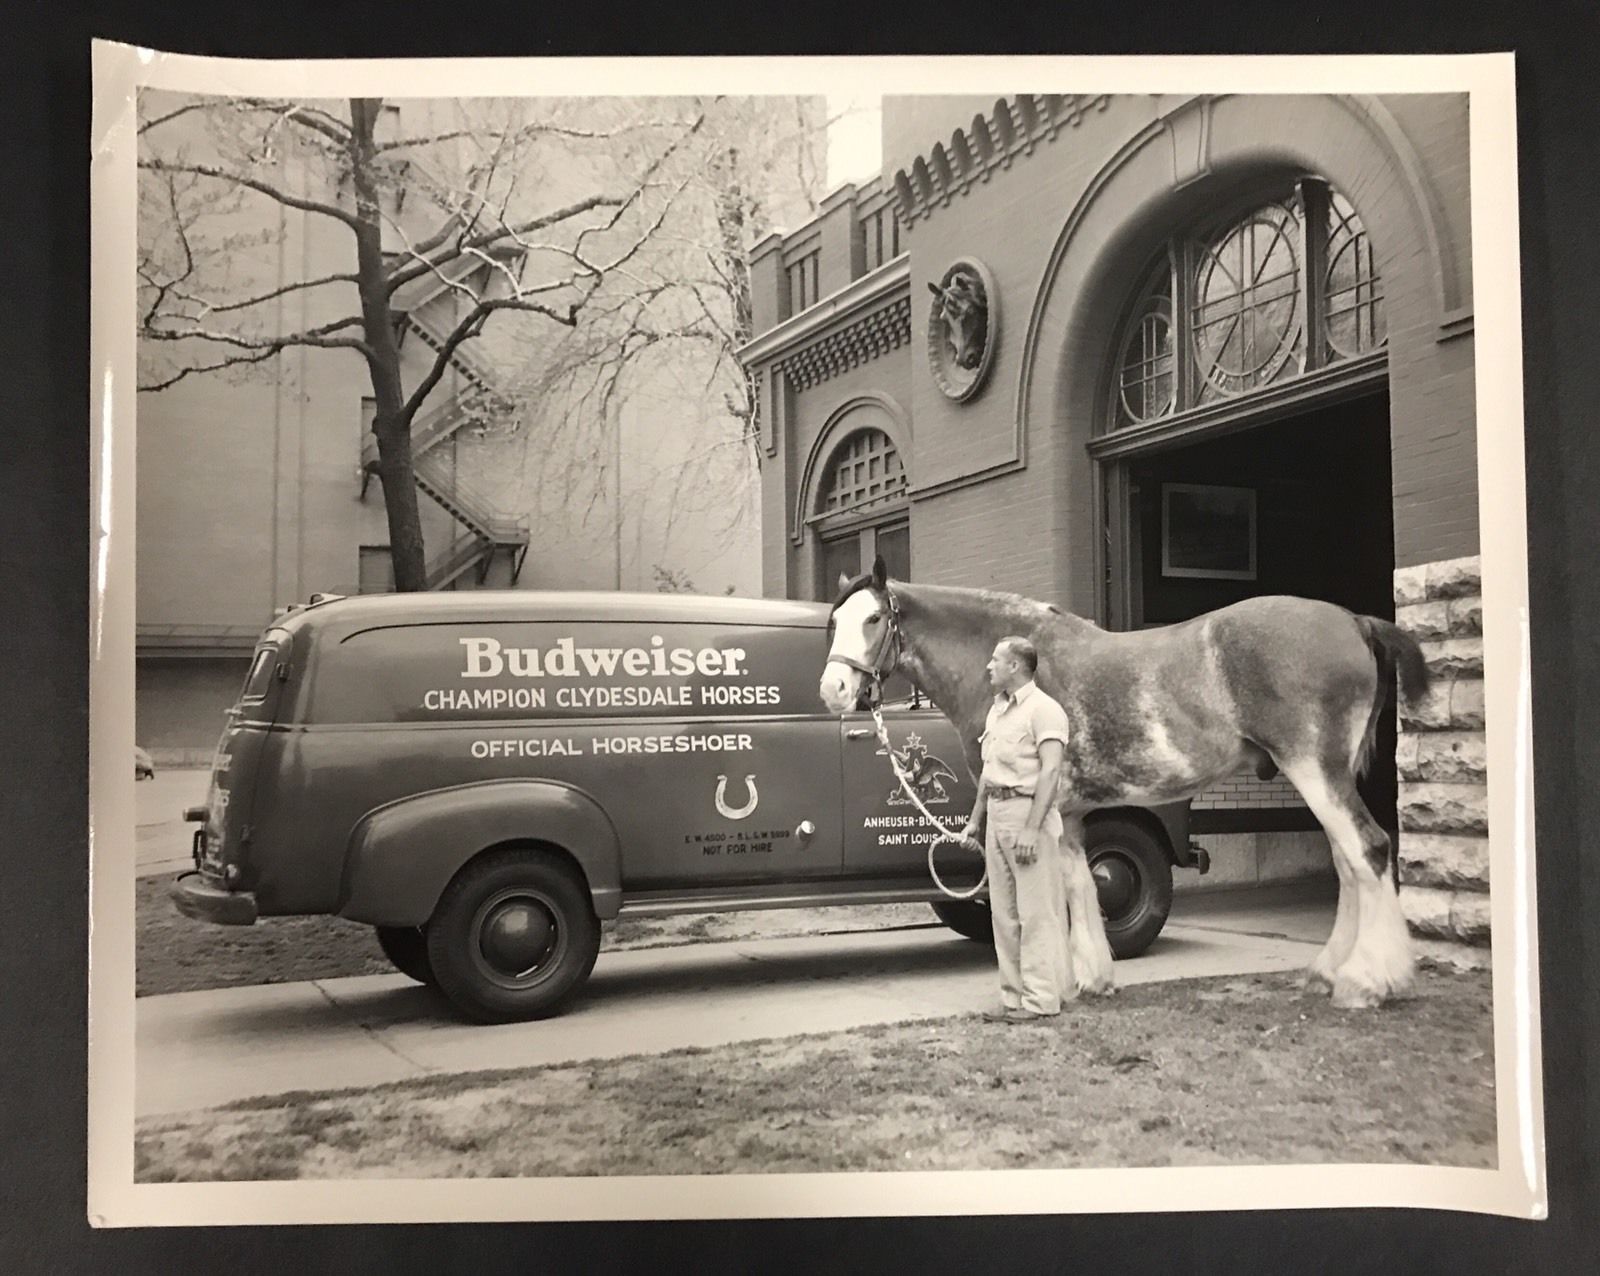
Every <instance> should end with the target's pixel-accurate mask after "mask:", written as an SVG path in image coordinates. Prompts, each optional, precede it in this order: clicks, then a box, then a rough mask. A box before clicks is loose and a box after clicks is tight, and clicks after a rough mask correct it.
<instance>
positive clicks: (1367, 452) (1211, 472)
mask: <svg viewBox="0 0 1600 1276" xmlns="http://www.w3.org/2000/svg"><path fill="white" fill-rule="evenodd" d="M1115 464H1117V465H1120V466H1124V467H1126V468H1125V471H1124V475H1123V476H1116V479H1117V481H1125V482H1126V484H1127V487H1126V491H1127V525H1126V531H1125V533H1124V534H1125V536H1126V542H1125V547H1124V548H1125V552H1124V554H1122V555H1117V556H1116V557H1118V558H1120V560H1121V562H1122V564H1124V566H1123V568H1122V570H1124V571H1125V573H1126V577H1125V595H1124V596H1125V597H1126V599H1127V609H1126V616H1125V620H1124V623H1126V624H1127V626H1128V627H1129V628H1138V627H1142V626H1146V625H1163V624H1171V623H1173V622H1176V621H1180V620H1187V619H1189V618H1190V617H1191V616H1196V615H1199V614H1200V613H1202V612H1206V611H1211V610H1213V609H1215V608H1217V607H1222V606H1226V605H1227V604H1228V603H1232V602H1237V601H1238V600H1240V599H1243V598H1250V597H1254V596H1257V595H1261V594H1298V595H1300V596H1302V597H1306V598H1320V599H1324V600H1326V601H1328V602H1332V603H1337V604H1339V605H1340V606H1342V607H1347V608H1349V609H1350V610H1351V611H1354V612H1358V613H1365V614H1367V615H1372V616H1381V617H1383V618H1385V619H1393V617H1394V590H1393V580H1394V509H1393V492H1392V483H1391V475H1390V453H1389V403H1388V396H1387V394H1383V393H1379V394H1375V395H1368V396H1365V397H1362V398H1358V399H1353V400H1347V401H1345V402H1342V403H1337V404H1333V405H1331V406H1328V407H1324V408H1319V409H1315V410H1313V411H1310V412H1307V413H1304V414H1302V415H1299V416H1296V417H1292V418H1289V419H1287V420H1277V421H1273V422H1270V423H1268V424H1264V425H1261V426H1256V427H1253V428H1248V429H1245V430H1241V431H1238V432H1236V433H1232V434H1228V435H1225V436H1223V437H1221V438H1216V439H1213V440H1210V441H1206V442H1201V443H1194V444H1189V445H1187V446H1183V447H1174V448H1169V449H1166V450H1162V451H1159V452H1153V453H1149V454H1144V455H1139V456H1135V457H1130V458H1127V459H1125V460H1122V461H1119V462H1116V463H1115ZM1394 750H1395V722H1394V709H1393V705H1392V704H1391V705H1390V707H1389V710H1388V712H1387V713H1386V714H1385V721H1384V722H1383V724H1382V726H1381V728H1380V732H1379V739H1378V752H1377V758H1378V761H1377V762H1376V763H1375V765H1374V766H1373V769H1372V774H1371V776H1369V777H1368V779H1367V780H1366V782H1364V783H1363V785H1362V792H1363V796H1364V797H1366V799H1367V803H1368V805H1369V807H1370V808H1371V810H1372V813H1373V815H1374V817H1375V818H1377V820H1378V821H1379V822H1380V823H1382V824H1383V825H1384V826H1385V827H1387V828H1389V829H1390V830H1391V831H1392V830H1393V829H1394V828H1395V824H1396V817H1395V800H1396V787H1395V774H1394V764H1393V758H1394Z"/></svg>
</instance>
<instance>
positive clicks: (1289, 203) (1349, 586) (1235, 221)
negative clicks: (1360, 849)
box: [1088, 177, 1396, 833]
mask: <svg viewBox="0 0 1600 1276" xmlns="http://www.w3.org/2000/svg"><path fill="white" fill-rule="evenodd" d="M1377 260H1378V258H1377V254H1376V252H1375V251H1374V246H1373V244H1372V243H1371V241H1370V238H1369V236H1368V234H1367V231H1366V229H1365V227H1364V226H1363V224H1362V222H1361V219H1360V217H1359V216H1358V215H1357V214H1356V211H1355V209H1354V208H1353V207H1352V206H1351V205H1350V203H1349V202H1348V201H1347V200H1346V199H1345V198H1344V197H1343V196H1342V195H1341V194H1340V193H1339V192H1338V191H1337V190H1335V189H1334V188H1333V187H1331V186H1330V185H1329V184H1328V183H1326V182H1325V181H1323V180H1321V179H1319V178H1314V177H1300V178H1298V179H1294V180H1292V181H1283V182H1280V183H1277V184H1275V185H1273V186H1270V187H1266V188H1257V189H1255V190H1254V191H1252V192H1251V193H1250V194H1248V195H1247V196H1245V197H1243V198H1241V199H1239V200H1237V201H1235V202H1233V203H1232V204H1231V205H1230V206H1229V207H1228V208H1227V209H1226V210H1225V211H1224V212H1223V213H1222V214H1221V215H1220V216H1216V217H1213V218H1209V219H1206V220H1203V221H1198V222H1194V223H1191V224H1190V225H1189V226H1187V227H1185V228H1184V229H1182V230H1181V232H1180V233H1178V234H1175V235H1173V236H1171V237H1170V238H1168V239H1167V240H1166V241H1165V242H1163V243H1162V244H1161V245H1160V246H1159V248H1158V249H1157V250H1156V251H1155V252H1154V253H1153V254H1152V258H1151V261H1150V264H1149V265H1148V266H1147V267H1146V269H1145V270H1144V271H1143V272H1142V273H1141V274H1140V275H1139V276H1138V279H1139V283H1138V286H1137V287H1136V288H1135V290H1134V292H1133V295H1132V297H1131V298H1130V300H1129V302H1128V304H1127V307H1126V310H1125V313H1124V317H1123V320H1122V324H1121V328H1120V330H1119V331H1118V333H1117V335H1116V338H1115V341H1114V342H1113V345H1112V349H1111V357H1110V366H1109V367H1108V368H1107V371H1106V377H1105V380H1106V383H1107V385H1108V387H1109V388H1108V393H1107V395H1106V398H1105V401H1104V404H1103V407H1102V413H1101V417H1100V420H1099V422H1098V425H1097V426H1096V429H1095V433H1094V437H1093V438H1092V439H1091V441H1090V442H1089V444H1088V451H1089V454H1090V456H1091V457H1093V458H1094V460H1095V461H1096V463H1097V481H1098V487H1099V490H1100V493H1101V499H1100V502H1099V506H1100V509H1101V511H1102V518H1103V529H1102V530H1103V536H1104V547H1105V553H1104V558H1103V563H1104V575H1103V580H1102V586H1103V590H1104V596H1103V599H1102V600H1101V607H1102V615H1103V616H1104V617H1105V618H1106V620H1107V623H1108V625H1109V627H1112V628H1118V629H1133V628H1141V627H1148V626H1153V625H1163V624H1172V623H1175V622H1178V621H1182V620H1187V619H1189V618H1190V617H1192V616H1196V615H1199V614H1201V613H1203V612H1207V611H1211V610H1214V609H1215V608H1218V607H1222V606H1226V605H1227V604H1229V603H1232V602H1236V601H1238V600H1240V599H1242V598H1247V597H1251V596H1255V595H1262V594H1297V595H1300V596H1302V597H1309V598H1320V599H1324V600H1326V601H1329V602H1333V603H1337V604H1339V605H1341V606H1344V607H1348V608H1350V609H1351V610H1353V611H1356V612H1361V613H1366V614H1370V615H1377V616H1383V617H1391V618H1392V616H1393V614H1394V605H1393V576H1394V567H1395V559H1394V519H1393V504H1392V474H1391V457H1390V404H1389V393H1388V384H1389V382H1388V352H1387V345H1388V340H1387V338H1388V328H1387V318H1388V317H1387V312H1386V307H1385V302H1384V281H1383V278H1382V276H1381V273H1380V272H1379V270H1378V266H1377ZM1394 745H1395V725H1394V721H1393V713H1392V710H1391V712H1390V714H1389V715H1388V718H1387V721H1386V722H1385V724H1384V725H1383V727H1382V729H1381V731H1380V741H1379V748H1378V751H1377V757H1378V758H1379V759H1380V761H1379V763H1378V764H1377V765H1376V766H1375V767H1374V768H1373V773H1372V775H1371V776H1370V777H1369V778H1368V779H1367V781H1366V782H1365V783H1364V786H1363V788H1364V793H1365V795H1366V797H1367V800H1368V804H1369V805H1370V806H1371V807H1372V810H1373V814H1374V815H1375V816H1376V817H1377V819H1378V820H1379V821H1380V822H1381V823H1383V824H1385V825H1386V826H1388V827H1390V828H1391V829H1392V828H1393V827H1394V826H1395V797H1396V791H1395V789H1396V786H1395V774H1394V766H1393V758H1394ZM1224 790H1225V791H1222V792H1219V793H1217V794H1212V795H1202V797H1201V798H1200V799H1198V800H1197V802H1196V806H1195V811H1194V826H1195V829H1196V831H1197V832H1207V831H1215V832H1227V833H1232V832H1247V831H1248V832H1273V831H1276V832H1291V831H1295V830H1298V829H1301V828H1308V829H1309V828H1312V827H1314V824H1313V822H1312V820H1311V817H1310V814H1309V811H1306V810H1305V808H1304V806H1303V804H1302V803H1301V802H1300V801H1299V800H1298V797H1297V796H1296V795H1294V794H1293V792H1292V790H1290V789H1288V788H1287V786H1286V785H1285V784H1284V783H1283V782H1282V781H1278V782H1277V783H1276V785H1275V786H1274V785H1262V784H1260V783H1259V782H1253V781H1252V780H1250V779H1249V778H1248V777H1245V778H1241V779H1240V780H1238V781H1237V782H1232V783H1230V784H1229V785H1227V786H1224Z"/></svg>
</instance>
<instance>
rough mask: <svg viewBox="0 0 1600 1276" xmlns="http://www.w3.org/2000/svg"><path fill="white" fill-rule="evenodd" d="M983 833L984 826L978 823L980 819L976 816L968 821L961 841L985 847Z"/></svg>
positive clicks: (962, 831) (962, 832)
mask: <svg viewBox="0 0 1600 1276" xmlns="http://www.w3.org/2000/svg"><path fill="white" fill-rule="evenodd" d="M982 833H983V826H982V824H981V823H980V822H979V821H978V818H977V817H976V816H974V817H973V818H972V819H970V820H968V821H967V827H966V828H964V829H962V830H961V840H962V841H963V842H973V843H975V844H976V845H978V846H980V847H981V846H982V845H983V837H982Z"/></svg>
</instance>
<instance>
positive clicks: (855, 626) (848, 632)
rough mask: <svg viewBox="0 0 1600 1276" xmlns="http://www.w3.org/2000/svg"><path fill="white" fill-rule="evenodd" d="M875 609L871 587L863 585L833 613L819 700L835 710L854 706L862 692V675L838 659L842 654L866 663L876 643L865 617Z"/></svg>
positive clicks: (876, 606) (840, 711) (839, 711)
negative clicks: (831, 636)
mask: <svg viewBox="0 0 1600 1276" xmlns="http://www.w3.org/2000/svg"><path fill="white" fill-rule="evenodd" d="M877 610H878V600H877V599H876V598H874V597H873V595H872V592H871V591H870V590H866V589H862V590H858V591H857V592H855V593H853V594H851V595H850V597H848V598H846V599H845V600H844V602H842V603H840V604H839V609H838V610H837V611H835V612H834V613H833V646H832V647H830V648H829V649H828V662H827V664H825V665H823V667H822V681H821V683H820V685H819V686H818V691H819V692H820V693H821V695H822V703H823V704H825V705H827V706H828V708H829V710H831V711H832V712H834V713H843V712H844V711H845V710H846V709H850V708H853V707H854V706H855V703H856V698H857V697H858V696H860V694H861V681H862V679H863V677H864V676H865V675H864V674H862V672H861V671H860V670H859V669H853V668H851V667H850V666H849V665H847V664H845V663H844V662H843V661H842V660H840V657H841V656H845V657H848V658H849V659H851V660H856V661H859V662H860V663H861V664H867V663H868V660H867V657H868V656H870V655H872V654H873V652H874V650H875V649H876V646H877V644H876V643H875V642H873V641H872V640H871V639H870V638H869V637H868V635H867V619H868V618H869V617H870V616H871V615H872V614H873V613H874V612H875V611H877Z"/></svg>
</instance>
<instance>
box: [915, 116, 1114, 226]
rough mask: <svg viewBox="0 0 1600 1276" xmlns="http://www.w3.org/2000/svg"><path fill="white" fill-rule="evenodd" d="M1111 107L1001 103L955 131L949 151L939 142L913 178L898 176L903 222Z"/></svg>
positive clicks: (918, 164) (918, 165)
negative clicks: (1085, 119)
mask: <svg viewBox="0 0 1600 1276" xmlns="http://www.w3.org/2000/svg"><path fill="white" fill-rule="evenodd" d="M1110 104H1111V97H1110V95H1109V94H1105V93H1093V94H1080V93H1069V94H1061V93H1021V94H1018V95H1017V96H1016V97H1014V98H1012V99H1010V100H1009V101H1008V100H1006V99H1004V98H1002V99H1000V100H999V101H998V102H996V103H995V104H994V110H993V111H992V112H991V113H990V114H989V115H987V116H984V115H975V116H973V117H972V123H971V124H970V125H968V126H967V127H966V128H964V129H957V130H956V132H955V133H954V134H953V135H952V136H951V138H950V145H949V147H948V148H946V146H945V144H944V143H943V142H936V143H935V144H934V147H933V149H932V150H931V151H929V152H928V154H927V155H926V156H922V157H919V158H918V159H917V161H916V163H914V164H913V165H912V166H911V171H910V172H909V173H907V172H906V170H905V169H901V170H900V171H899V172H898V173H896V174H895V175H894V190H895V198H896V200H897V202H898V205H899V210H900V220H901V221H902V222H903V223H905V225H906V226H907V227H910V226H911V225H912V224H913V223H915V222H916V220H917V219H918V218H919V217H926V216H928V214H929V213H931V212H932V211H933V210H934V208H935V207H940V206H943V205H945V204H948V203H949V202H950V199H951V197H952V196H954V195H957V194H964V193H965V192H966V191H967V190H968V188H969V187H971V186H972V184H973V183H974V182H978V181H988V180H989V176H990V174H991V173H993V172H994V171H995V170H996V169H1000V168H1010V167H1011V162H1012V161H1013V160H1014V159H1016V158H1017V157H1018V156H1019V155H1029V154H1031V153H1032V152H1033V149H1034V148H1035V147H1036V146H1038V145H1039V144H1040V143H1041V142H1052V141H1054V140H1055V137H1056V134H1057V133H1059V132H1060V131H1061V130H1062V129H1063V128H1065V127H1066V126H1067V125H1071V126H1072V127H1073V128H1077V127H1078V126H1079V125H1080V124H1082V123H1083V117H1084V116H1085V115H1087V114H1088V113H1089V112H1090V111H1103V110H1105V109H1106V107H1108V106H1109V105H1110Z"/></svg>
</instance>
